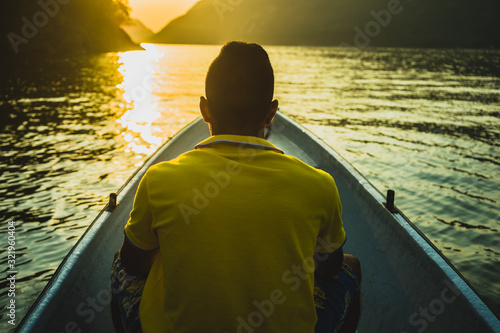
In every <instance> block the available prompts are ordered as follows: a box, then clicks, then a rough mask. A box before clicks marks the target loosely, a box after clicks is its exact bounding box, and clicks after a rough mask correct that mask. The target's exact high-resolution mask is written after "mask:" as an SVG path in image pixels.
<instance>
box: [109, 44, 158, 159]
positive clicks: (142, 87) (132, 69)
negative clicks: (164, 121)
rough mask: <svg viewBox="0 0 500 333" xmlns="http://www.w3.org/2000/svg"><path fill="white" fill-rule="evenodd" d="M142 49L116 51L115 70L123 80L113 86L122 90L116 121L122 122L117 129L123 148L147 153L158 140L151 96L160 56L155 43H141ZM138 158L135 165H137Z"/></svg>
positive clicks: (140, 153)
mask: <svg viewBox="0 0 500 333" xmlns="http://www.w3.org/2000/svg"><path fill="white" fill-rule="evenodd" d="M143 46H144V47H145V48H146V51H130V52H124V53H121V54H119V57H120V59H119V63H120V64H121V66H120V68H119V71H120V73H121V74H122V75H123V82H122V83H121V84H119V85H118V86H117V88H119V89H120V90H121V91H123V98H124V100H125V101H126V105H123V106H126V108H127V109H128V111H127V112H125V114H124V115H123V116H121V117H120V118H119V119H117V120H116V121H117V122H118V123H119V124H121V125H122V126H123V131H122V133H121V135H122V137H123V139H124V140H125V141H126V142H127V146H126V147H127V148H126V152H130V151H132V152H134V153H136V154H138V155H137V156H138V159H139V158H141V159H142V156H141V155H142V154H145V155H148V156H149V155H151V154H152V153H154V152H155V151H156V150H157V149H158V147H159V146H160V145H161V144H162V139H161V137H159V136H156V135H155V134H154V132H155V131H154V126H153V123H154V122H155V121H156V120H158V119H159V118H160V117H161V113H160V112H159V111H158V105H157V104H156V103H155V102H154V99H153V94H152V92H153V86H154V84H155V75H156V74H157V69H156V65H157V63H158V59H159V58H160V57H161V56H162V54H161V52H160V51H159V50H158V48H157V47H156V46H155V45H151V44H145V45H143ZM140 164H142V162H139V163H138V164H137V165H138V166H140Z"/></svg>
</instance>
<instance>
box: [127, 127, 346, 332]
mask: <svg viewBox="0 0 500 333" xmlns="http://www.w3.org/2000/svg"><path fill="white" fill-rule="evenodd" d="M137 198H141V200H138V199H137ZM137 198H136V204H135V205H134V210H133V211H132V213H131V221H129V224H128V225H127V227H126V233H127V236H128V238H129V239H130V240H131V241H132V242H133V243H134V244H136V245H139V246H141V245H142V247H143V248H144V249H153V248H155V247H156V246H158V245H159V247H160V256H159V257H157V259H156V261H155V263H154V265H153V268H152V270H151V272H150V275H149V277H148V281H147V284H146V287H145V289H144V293H143V297H142V300H141V322H142V326H143V329H144V331H145V332H147V331H148V330H149V329H151V330H153V331H172V332H196V331H199V327H200V325H206V327H207V331H213V332H226V331H227V332H230V331H231V332H234V331H236V332H253V331H254V330H255V329H256V328H257V327H259V328H261V329H264V330H265V331H268V332H280V331H283V332H284V331H286V332H312V331H313V329H314V325H315V323H316V313H315V308H314V299H313V286H314V260H313V255H314V252H315V250H318V251H320V252H331V251H332V250H334V249H336V248H339V247H340V246H341V245H342V242H343V241H344V239H345V234H344V231H343V228H342V222H341V219H340V214H341V207H340V201H339V198H338V193H337V189H336V187H335V183H334V181H333V179H332V178H331V177H330V176H329V175H328V174H326V173H324V172H322V171H319V170H316V169H313V168H312V167H310V166H307V165H306V164H304V163H302V162H300V161H299V160H297V159H295V158H293V157H289V156H285V155H283V154H282V153H281V152H280V151H279V149H277V148H276V147H274V146H272V145H271V144H270V143H268V142H267V141H265V140H263V139H258V138H256V137H248V136H233V135H216V136H213V137H211V138H210V139H208V140H206V141H204V142H202V143H201V144H200V145H199V147H198V149H197V150H195V151H192V152H188V153H186V154H184V155H182V156H181V157H179V158H178V159H176V160H174V161H172V162H167V163H162V164H159V165H157V166H154V167H152V168H151V169H150V170H149V171H148V173H147V175H146V177H145V178H144V179H143V182H142V183H141V186H140V188H139V190H138V195H137ZM146 212H150V213H149V215H148V213H146ZM148 216H149V217H148ZM147 218H150V224H149V226H147V225H148V224H145V223H144V220H145V219H147ZM139 221H141V223H139ZM145 225H146V227H145ZM318 237H319V238H321V240H320V242H319V243H320V244H326V245H325V247H324V248H317V238H318ZM155 238H156V239H157V241H155ZM155 242H158V244H155ZM160 286H161V287H160ZM162 304H164V306H163V307H162V306H161V305H162ZM163 319H165V322H162V320H163ZM158 325H162V327H163V329H161V330H158V328H159V327H158ZM163 325H164V326H163Z"/></svg>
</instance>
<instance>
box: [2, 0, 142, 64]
mask: <svg viewBox="0 0 500 333" xmlns="http://www.w3.org/2000/svg"><path fill="white" fill-rule="evenodd" d="M120 3H124V2H121V1H113V0H71V1H69V0H41V1H34V0H16V1H3V3H2V5H1V6H2V10H1V11H0V35H1V39H0V57H1V58H4V59H5V58H8V59H14V60H15V59H34V58H43V57H58V56H66V55H81V54H92V53H101V52H110V51H125V50H131V49H140V47H139V46H138V45H136V44H135V43H133V42H132V41H131V39H130V37H129V36H128V35H127V34H126V33H125V32H124V31H123V30H122V29H120V27H119V25H120V23H121V22H123V21H124V20H126V19H127V18H128V11H127V8H126V6H123V7H122V6H120V5H119V4H120Z"/></svg>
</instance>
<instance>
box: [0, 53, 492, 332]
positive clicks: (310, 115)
mask: <svg viewBox="0 0 500 333" xmlns="http://www.w3.org/2000/svg"><path fill="white" fill-rule="evenodd" d="M146 49H147V50H146V51H134V52H125V53H109V54H106V55H102V56H95V57H84V58H74V59H65V60H46V61H43V62H40V63H36V64H32V65H30V66H17V67H16V66H11V67H10V68H4V69H2V78H1V85H0V96H1V97H0V98H1V99H0V117H1V122H0V124H1V128H2V130H1V132H0V145H1V147H2V148H1V149H2V155H1V157H0V163H1V174H0V179H1V184H2V186H1V188H0V196H1V200H0V211H1V214H0V215H1V217H2V223H1V224H0V238H1V239H2V241H1V247H0V248H1V249H2V250H1V253H2V254H1V257H0V263H1V271H2V272H3V273H2V276H6V274H7V271H8V270H9V269H8V265H7V253H6V250H7V236H8V234H7V226H8V223H7V222H8V221H15V227H16V234H15V237H16V255H17V257H16V267H15V268H16V270H17V271H18V275H17V286H16V287H17V291H16V298H15V299H16V305H17V313H16V315H17V317H16V322H17V323H19V321H20V319H21V317H22V316H23V315H24V314H25V313H26V311H27V310H28V308H29V306H30V305H31V303H32V302H33V301H34V300H35V299H36V297H37V295H38V294H39V293H40V291H41V290H42V289H43V287H44V286H45V284H46V283H47V281H49V279H50V277H51V276H52V275H53V273H54V272H55V270H56V269H57V267H58V265H59V263H60V262H61V261H62V259H63V258H64V257H65V255H66V254H67V253H68V251H69V250H70V249H71V247H72V246H73V245H74V244H75V243H76V241H77V240H78V238H79V237H80V236H81V235H82V234H83V232H84V231H85V229H86V228H87V226H88V225H89V224H90V223H91V222H92V220H93V218H94V217H95V215H96V214H97V213H98V211H99V210H100V209H101V208H102V207H103V206H104V205H105V203H106V200H107V196H108V194H109V193H110V192H115V191H117V190H118V189H119V188H120V186H121V185H122V184H123V183H124V182H125V181H126V179H127V178H128V177H129V176H130V175H131V174H132V172H133V171H134V170H135V169H136V168H138V167H139V166H141V165H142V163H143V161H144V160H145V159H146V158H147V157H148V156H150V155H151V154H152V153H153V152H154V151H155V150H156V149H157V148H158V147H159V146H160V145H161V144H162V143H163V142H165V141H166V140H168V138H169V137H171V136H172V135H173V134H175V133H176V132H177V131H178V130H180V129H181V128H182V127H183V126H184V125H186V124H187V123H189V122H190V121H192V120H193V119H194V118H196V117H197V116H198V101H199V96H201V95H203V94H204V77H205V74H206V70H207V68H208V65H209V63H210V62H211V60H212V59H213V58H214V57H215V55H216V54H217V53H218V51H219V47H218V46H189V45H185V46H176V45H171V46H169V45H153V44H149V45H146ZM266 49H267V50H268V51H269V54H270V57H271V61H272V63H273V65H274V68H275V72H276V80H277V84H276V97H277V98H278V99H279V100H280V103H281V104H280V105H281V106H280V110H281V111H282V112H284V113H286V114H288V115H290V116H291V117H292V118H294V119H295V120H297V121H299V122H300V123H302V124H303V125H304V126H305V127H307V128H308V129H310V130H311V131H312V132H314V133H315V134H316V135H318V136H319V137H320V138H322V139H323V140H324V141H325V142H326V143H327V144H329V145H330V146H332V147H333V148H334V149H335V150H337V151H338V152H339V153H340V154H341V155H342V156H343V157H345V158H346V159H347V160H348V161H349V162H350V163H351V164H353V165H354V166H355V167H356V168H357V169H358V170H359V171H360V172H361V173H362V174H363V175H365V177H367V178H368V180H369V181H370V182H371V183H372V184H374V185H375V186H376V187H377V188H378V189H379V190H380V191H381V192H383V193H385V191H386V190H387V189H389V188H391V189H394V190H395V191H396V205H397V206H398V207H399V208H400V209H401V210H402V211H403V212H404V213H405V214H406V215H407V216H408V217H409V218H410V219H411V220H412V221H413V222H414V223H415V224H416V226H417V227H418V228H419V229H420V230H421V231H422V232H423V233H424V234H425V235H426V236H427V237H428V238H429V239H430V240H431V241H432V243H433V244H434V245H435V246H436V247H437V248H438V249H439V250H441V251H442V253H443V254H444V255H445V256H446V257H447V258H448V259H449V260H450V261H451V262H452V263H453V264H454V265H455V266H456V267H457V268H458V270H459V271H460V272H461V273H462V274H463V275H464V276H465V277H466V278H467V279H468V280H469V281H470V283H471V284H472V286H474V288H475V289H476V290H477V291H478V292H479V293H480V294H481V297H482V298H483V299H484V300H485V301H486V302H487V304H488V305H489V306H490V308H491V309H492V310H493V311H494V312H495V313H496V314H497V315H500V279H499V278H498V277H499V276H500V237H499V236H500V233H499V230H500V204H499V203H500V149H499V147H500V51H491V50H414V49H367V50H364V51H362V52H361V51H360V52H356V51H350V50H347V49H342V48H311V47H267V48H266ZM7 291H8V285H7V280H6V278H4V277H2V280H1V281H0V296H1V298H0V314H1V315H0V330H2V331H5V330H8V329H10V325H8V324H7V318H6V316H5V315H6V309H5V306H6V305H7V302H8V301H9V298H8V297H7Z"/></svg>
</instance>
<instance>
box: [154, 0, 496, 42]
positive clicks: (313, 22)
mask: <svg viewBox="0 0 500 333" xmlns="http://www.w3.org/2000/svg"><path fill="white" fill-rule="evenodd" d="M499 13H500V1H498V0H476V1H469V0H401V1H398V0H307V1H303V0H252V1H250V0H239V1H237V0H201V1H200V2H198V3H197V4H196V5H195V6H194V7H193V8H192V9H191V10H190V11H189V12H188V13H186V15H184V16H181V17H179V18H177V19H175V20H173V21H172V22H170V23H169V24H168V25H167V26H166V27H165V28H164V29H163V30H161V31H160V32H159V33H158V34H156V35H155V36H153V37H152V38H150V39H149V40H148V41H150V42H158V43H190V44H191V43H192V44H221V43H223V42H225V41H228V40H248V41H254V42H258V43H262V44H271V45H351V46H356V47H358V48H363V47H366V46H403V47H472V48H475V47H479V48H482V47H500V26H499V25H498V18H499Z"/></svg>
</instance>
